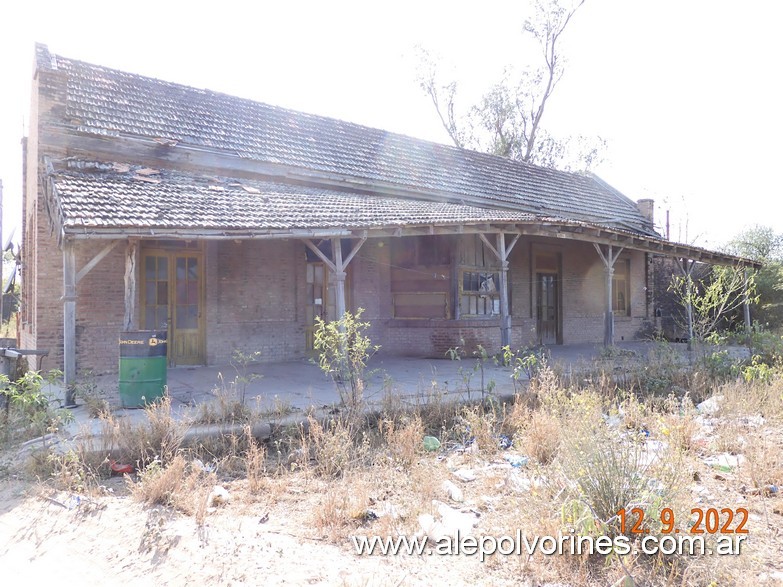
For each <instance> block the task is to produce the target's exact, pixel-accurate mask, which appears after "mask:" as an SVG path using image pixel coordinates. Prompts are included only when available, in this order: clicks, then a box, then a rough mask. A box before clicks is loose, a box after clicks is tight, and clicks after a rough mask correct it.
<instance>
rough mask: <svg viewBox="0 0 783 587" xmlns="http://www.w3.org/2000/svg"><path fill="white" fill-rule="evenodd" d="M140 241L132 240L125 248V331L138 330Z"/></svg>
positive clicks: (123, 322) (123, 326)
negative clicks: (137, 271) (137, 272)
mask: <svg viewBox="0 0 783 587" xmlns="http://www.w3.org/2000/svg"><path fill="white" fill-rule="evenodd" d="M138 250H139V240H138V239H135V238H131V239H129V240H128V244H127V246H126V247H125V319H124V320H123V321H122V329H123V330H137V328H138V324H137V321H136V263H137V259H138Z"/></svg>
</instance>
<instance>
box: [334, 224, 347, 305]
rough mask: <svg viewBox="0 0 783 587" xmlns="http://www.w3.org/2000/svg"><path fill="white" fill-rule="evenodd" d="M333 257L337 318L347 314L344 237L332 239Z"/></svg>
mask: <svg viewBox="0 0 783 587" xmlns="http://www.w3.org/2000/svg"><path fill="white" fill-rule="evenodd" d="M332 259H333V260H334V279H335V301H334V303H335V313H336V314H337V315H336V318H337V320H340V319H341V318H342V317H343V316H344V315H345V265H343V247H342V239H340V238H337V237H335V238H333V239H332Z"/></svg>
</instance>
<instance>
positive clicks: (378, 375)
mask: <svg viewBox="0 0 783 587" xmlns="http://www.w3.org/2000/svg"><path fill="white" fill-rule="evenodd" d="M654 346H655V343H651V342H628V343H621V344H620V345H618V348H620V349H623V350H625V351H629V352H628V353H627V354H628V355H632V356H636V357H639V358H644V357H646V356H647V355H648V353H649V352H650V351H651V350H652V349H653V348H654ZM672 346H673V347H674V348H675V349H677V351H678V352H680V353H683V357H685V354H684V353H685V350H684V348H685V345H681V344H675V345H672ZM602 349H603V347H602V346H601V345H599V344H585V345H568V346H553V347H549V349H548V350H549V352H550V356H551V361H552V363H555V364H559V365H560V366H561V367H562V368H565V369H569V368H570V369H576V370H578V369H579V366H580V365H582V366H586V365H588V364H590V363H592V362H593V361H595V360H596V359H598V358H599V357H601V354H602ZM369 371H370V372H371V377H370V378H369V379H368V381H367V386H366V388H365V398H366V400H367V402H368V407H369V408H373V407H376V408H379V407H382V406H383V404H384V402H395V403H396V404H397V405H411V406H412V405H416V404H417V403H422V402H426V401H428V398H431V397H433V395H432V394H433V392H434V393H437V394H438V397H441V398H445V399H455V400H461V401H466V400H475V399H479V398H480V397H481V373H480V371H479V370H478V369H476V360H475V358H472V357H470V358H465V359H462V360H460V361H452V360H449V359H447V358H445V357H444V358H443V359H420V358H405V357H393V356H384V355H380V354H379V355H376V356H375V357H373V359H372V360H371V362H370V365H369ZM511 375H512V369H511V368H510V367H502V366H499V365H496V364H494V362H493V361H492V360H491V359H490V360H488V361H485V362H484V385H485V387H487V386H488V385H489V384H490V382H493V383H494V389H493V394H494V395H496V396H510V395H512V394H513V393H514V382H513V380H512V378H511ZM167 377H168V392H169V395H170V396H171V398H172V400H173V401H172V409H173V411H174V414H175V416H177V417H181V418H186V417H190V418H193V417H194V416H195V415H197V414H198V411H199V409H200V407H201V406H203V405H204V404H207V403H208V402H216V401H217V398H218V396H219V395H220V394H221V393H229V394H230V393H236V392H237V389H238V387H236V386H244V388H245V404H246V405H247V406H248V407H250V408H252V409H254V410H256V411H258V412H269V413H272V412H278V413H279V412H286V413H288V414H289V415H290V416H291V417H294V418H295V417H297V415H298V416H299V417H300V418H301V417H303V416H304V414H305V413H307V412H310V411H312V412H315V413H328V412H329V411H330V410H332V409H334V408H335V407H336V406H337V405H338V404H339V402H340V398H339V394H338V392H337V390H336V388H335V384H334V382H333V381H332V380H331V379H330V378H328V377H327V376H326V375H324V373H322V372H321V370H320V368H319V367H318V365H317V364H314V363H313V362H312V361H310V360H309V359H300V360H295V361H286V362H278V363H253V364H250V365H248V367H247V369H246V370H245V371H244V372H243V371H242V370H241V369H238V368H235V367H234V366H232V365H222V366H211V367H175V368H171V369H169V370H168V373H167ZM236 378H240V380H239V381H237V382H236V383H233V382H235V379H236ZM243 381H244V383H243ZM522 383H523V384H526V382H524V381H523V382H522ZM95 384H96V385H97V387H98V389H100V390H102V391H103V393H104V394H105V395H106V397H107V399H108V401H109V402H110V404H111V405H112V406H113V409H114V414H115V416H117V417H121V418H129V419H131V420H134V421H135V420H139V421H141V420H142V419H143V418H145V417H146V414H145V412H144V410H142V409H128V408H122V407H121V406H120V402H119V393H118V381H117V376H116V375H105V376H101V377H97V378H96V379H95ZM232 385H234V386H235V387H233V388H232ZM468 389H470V391H468ZM50 392H51V393H52V394H53V395H54V396H56V397H59V398H62V397H64V392H63V390H62V389H60V388H57V387H52V388H51V389H50ZM71 411H72V414H73V416H74V421H73V422H72V423H71V424H70V425H68V427H67V430H66V433H67V434H68V435H71V436H73V435H76V434H79V433H84V432H85V428H86V429H87V430H93V431H94V432H96V433H97V431H98V429H99V422H98V421H96V420H95V419H92V418H90V417H89V414H88V412H87V408H86V407H85V406H84V405H79V406H77V407H76V408H73V409H72V410H71Z"/></svg>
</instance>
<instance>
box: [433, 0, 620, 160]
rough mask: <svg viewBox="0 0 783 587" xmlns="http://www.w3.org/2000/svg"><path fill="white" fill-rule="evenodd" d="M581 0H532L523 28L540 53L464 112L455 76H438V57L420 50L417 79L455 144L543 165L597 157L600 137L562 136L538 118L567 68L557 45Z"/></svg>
mask: <svg viewBox="0 0 783 587" xmlns="http://www.w3.org/2000/svg"><path fill="white" fill-rule="evenodd" d="M584 3H585V0H536V3H535V12H534V15H533V17H532V18H531V19H529V20H527V21H526V22H525V23H524V26H523V28H522V34H523V35H526V36H528V37H529V38H530V39H532V40H533V41H534V42H535V44H536V45H537V46H538V47H539V49H540V54H539V59H538V60H537V62H536V63H533V64H527V65H525V66H524V67H517V68H511V67H509V68H506V71H505V73H504V75H503V77H502V79H501V80H500V81H499V82H497V83H496V84H495V85H493V86H492V87H491V88H490V89H489V90H488V91H487V92H486V93H484V95H483V96H482V98H481V99H480V100H479V102H478V103H477V104H475V105H474V106H472V107H471V108H469V109H468V111H467V113H466V114H464V115H463V116H459V115H457V114H456V111H457V109H456V100H457V94H458V85H457V82H456V81H449V82H446V83H443V82H441V81H439V79H438V66H437V63H436V62H435V60H434V59H433V58H432V57H431V56H430V55H429V53H427V52H426V51H424V50H422V52H421V57H420V67H419V84H420V86H421V88H422V90H424V92H425V93H426V94H427V95H428V96H429V97H430V99H431V100H432V103H433V106H434V107H435V110H436V112H437V114H438V116H439V118H440V121H441V123H442V124H443V128H444V129H446V132H447V133H448V135H449V137H450V138H451V140H452V141H453V142H454V144H455V145H456V146H458V147H466V148H473V149H477V150H481V151H486V152H489V153H493V154H495V155H500V156H503V157H509V158H512V159H517V160H520V161H527V162H530V163H535V164H538V165H543V166H546V167H559V168H565V169H571V168H574V167H580V168H582V169H587V168H589V167H590V166H592V165H593V164H595V163H596V162H597V161H598V159H599V158H600V153H601V152H602V151H603V149H604V147H605V142H604V141H603V139H600V138H598V137H596V138H588V137H583V136H576V137H568V138H565V139H560V138H556V137H554V136H553V135H551V134H550V133H549V132H547V130H546V129H545V128H544V126H543V124H542V121H543V119H544V113H545V112H546V107H547V103H548V101H549V99H550V97H551V96H552V94H553V92H554V91H555V89H556V87H557V85H558V82H559V81H560V80H561V78H562V77H563V73H564V70H565V69H564V65H565V58H564V57H563V55H562V54H561V46H560V44H561V40H562V37H563V34H564V33H565V31H566V29H567V28H568V25H569V23H570V22H571V19H572V18H573V16H574V14H576V12H577V10H579V8H580V7H581V6H582V5H583V4H584Z"/></svg>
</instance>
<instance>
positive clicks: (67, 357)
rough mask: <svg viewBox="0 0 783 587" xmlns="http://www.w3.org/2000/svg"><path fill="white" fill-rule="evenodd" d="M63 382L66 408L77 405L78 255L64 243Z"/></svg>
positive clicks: (71, 246)
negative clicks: (75, 390) (75, 394)
mask: <svg viewBox="0 0 783 587" xmlns="http://www.w3.org/2000/svg"><path fill="white" fill-rule="evenodd" d="M62 300H63V381H64V384H65V406H66V407H70V406H74V405H76V402H75V398H74V384H75V383H76V255H75V253H74V250H73V244H72V243H70V242H68V241H63V297H62Z"/></svg>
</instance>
